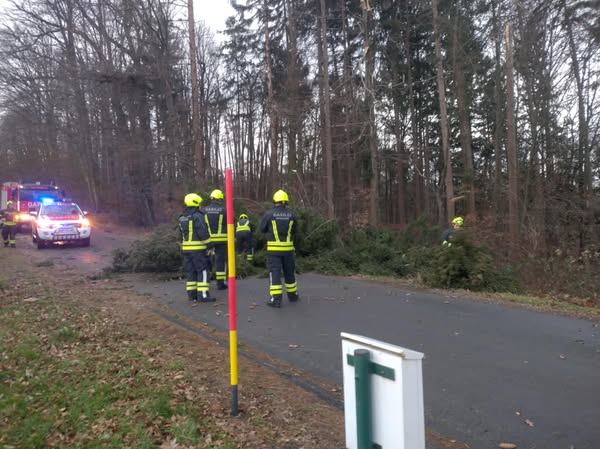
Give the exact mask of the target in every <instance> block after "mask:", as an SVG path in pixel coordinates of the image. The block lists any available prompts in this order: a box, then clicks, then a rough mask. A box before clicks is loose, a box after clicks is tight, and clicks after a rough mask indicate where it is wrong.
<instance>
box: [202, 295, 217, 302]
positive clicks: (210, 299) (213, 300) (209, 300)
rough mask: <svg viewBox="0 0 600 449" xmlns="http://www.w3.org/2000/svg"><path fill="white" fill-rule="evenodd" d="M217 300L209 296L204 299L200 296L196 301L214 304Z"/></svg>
mask: <svg viewBox="0 0 600 449" xmlns="http://www.w3.org/2000/svg"><path fill="white" fill-rule="evenodd" d="M216 300H217V298H213V297H212V296H210V295H207V296H206V297H204V296H202V297H201V298H200V299H199V300H198V301H200V302H215V301H216Z"/></svg>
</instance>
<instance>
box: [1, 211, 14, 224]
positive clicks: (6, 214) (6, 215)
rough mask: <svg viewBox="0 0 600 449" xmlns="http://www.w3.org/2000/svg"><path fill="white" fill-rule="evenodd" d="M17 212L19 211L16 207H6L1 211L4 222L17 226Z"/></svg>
mask: <svg viewBox="0 0 600 449" xmlns="http://www.w3.org/2000/svg"><path fill="white" fill-rule="evenodd" d="M17 214H18V212H17V211H16V210H14V209H4V210H3V211H2V212H0V216H1V217H2V220H3V221H2V223H3V225H4V226H16V225H17Z"/></svg>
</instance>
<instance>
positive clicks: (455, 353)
mask: <svg viewBox="0 0 600 449" xmlns="http://www.w3.org/2000/svg"><path fill="white" fill-rule="evenodd" d="M140 237H141V236H140ZM131 241H132V236H131V235H120V234H118V233H111V232H101V231H97V230H96V231H95V232H94V234H93V235H92V246H91V247H90V248H72V249H70V250H66V251H62V249H63V248H54V249H49V250H37V249H34V247H33V245H32V244H31V243H30V241H27V240H26V239H25V237H24V236H19V237H18V242H17V245H18V247H20V248H23V246H25V249H24V250H26V251H32V252H38V253H37V254H38V256H37V257H39V254H43V257H51V258H52V259H54V260H55V261H56V260H57V262H56V263H63V264H64V265H65V267H66V268H68V269H77V270H80V271H82V272H84V273H91V272H98V271H100V270H101V269H102V268H103V267H104V266H106V265H108V262H109V261H110V257H111V254H112V251H113V250H114V248H115V247H119V246H124V245H125V246H126V245H127V244H128V243H130V242H131ZM131 283H132V285H133V286H134V288H135V289H136V291H139V292H141V293H144V294H147V295H148V296H151V297H153V298H154V299H155V300H158V301H159V302H161V303H163V304H165V305H167V306H168V307H169V308H171V309H172V310H173V311H174V312H176V313H178V314H181V315H184V316H187V317H190V318H192V319H194V320H198V321H199V322H202V323H204V324H207V325H209V326H211V327H214V328H216V329H219V330H223V331H227V330H228V325H229V322H228V315H227V291H216V289H215V288H214V287H215V285H214V282H213V283H211V293H212V294H213V295H214V296H216V297H217V298H218V301H217V302H216V303H201V304H198V305H197V306H191V305H190V304H189V303H188V301H187V299H186V295H185V287H184V281H159V280H156V281H154V280H148V279H147V278H146V279H144V280H140V279H137V280H131ZM267 284H268V280H267V279H244V280H238V281H237V292H238V298H237V312H238V316H237V325H238V340H239V343H240V345H248V346H251V347H253V348H255V349H257V350H259V351H262V352H265V353H267V354H269V355H271V356H273V357H275V358H277V359H280V360H282V361H285V362H287V363H289V364H291V365H293V366H295V367H297V368H298V369H300V370H303V371H305V372H308V373H311V374H313V375H315V376H317V377H318V378H320V379H323V380H324V381H326V382H332V383H336V384H339V385H340V387H341V386H342V384H343V379H342V351H341V338H340V333H341V332H348V333H353V334H358V335H363V336H366V337H370V338H375V339H378V340H381V341H384V342H387V343H391V344H395V345H398V346H402V347H405V348H408V349H413V350H416V351H419V352H423V353H424V354H425V359H424V361H423V385H424V395H425V398H424V399H425V420H426V427H427V429H428V430H431V431H434V432H436V433H439V434H442V435H444V436H445V437H447V438H450V439H455V440H457V441H459V442H462V443H465V444H467V445H469V446H470V447H471V448H473V449H484V448H496V447H498V444H499V443H500V442H510V443H514V444H516V445H517V448H518V449H524V448H527V449H542V448H544V449H600V324H598V323H595V322H592V321H589V320H582V319H575V318H568V317H563V316H558V315H554V314H551V313H543V312H535V311H530V310H526V309H522V308H517V307H511V306H507V305H501V304H495V303H490V302H486V301H483V300H474V299H465V298H459V297H454V296H449V295H448V296H441V295H437V294H428V293H422V292H415V291H409V290H404V289H401V288H394V287H388V286H382V285H377V284H374V283H371V282H366V281H358V280H353V279H348V278H339V277H330V276H321V275H316V274H303V275H300V276H298V286H299V292H300V295H301V300H300V301H299V302H298V303H288V302H284V304H283V307H282V308H281V309H272V308H270V307H267V306H266V305H265V303H264V301H265V299H266V296H267V292H268V285H267ZM243 383H244V379H243V373H240V379H239V384H240V391H241V392H243ZM242 397H243V394H242Z"/></svg>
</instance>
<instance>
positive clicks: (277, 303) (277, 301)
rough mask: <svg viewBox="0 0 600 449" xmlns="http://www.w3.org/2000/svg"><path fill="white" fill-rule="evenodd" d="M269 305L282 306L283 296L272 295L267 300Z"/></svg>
mask: <svg viewBox="0 0 600 449" xmlns="http://www.w3.org/2000/svg"><path fill="white" fill-rule="evenodd" d="M267 305H268V306H269V307H275V308H277V309H279V308H280V307H281V297H279V296H271V298H270V299H269V300H268V301H267Z"/></svg>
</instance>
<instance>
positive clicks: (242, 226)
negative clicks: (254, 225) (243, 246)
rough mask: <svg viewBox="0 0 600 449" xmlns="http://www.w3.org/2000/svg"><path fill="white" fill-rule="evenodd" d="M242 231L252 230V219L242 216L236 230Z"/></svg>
mask: <svg viewBox="0 0 600 449" xmlns="http://www.w3.org/2000/svg"><path fill="white" fill-rule="evenodd" d="M242 231H249V232H252V229H251V228H250V220H248V219H247V218H242V219H241V220H240V221H238V222H237V226H236V228H235V232H242Z"/></svg>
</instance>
